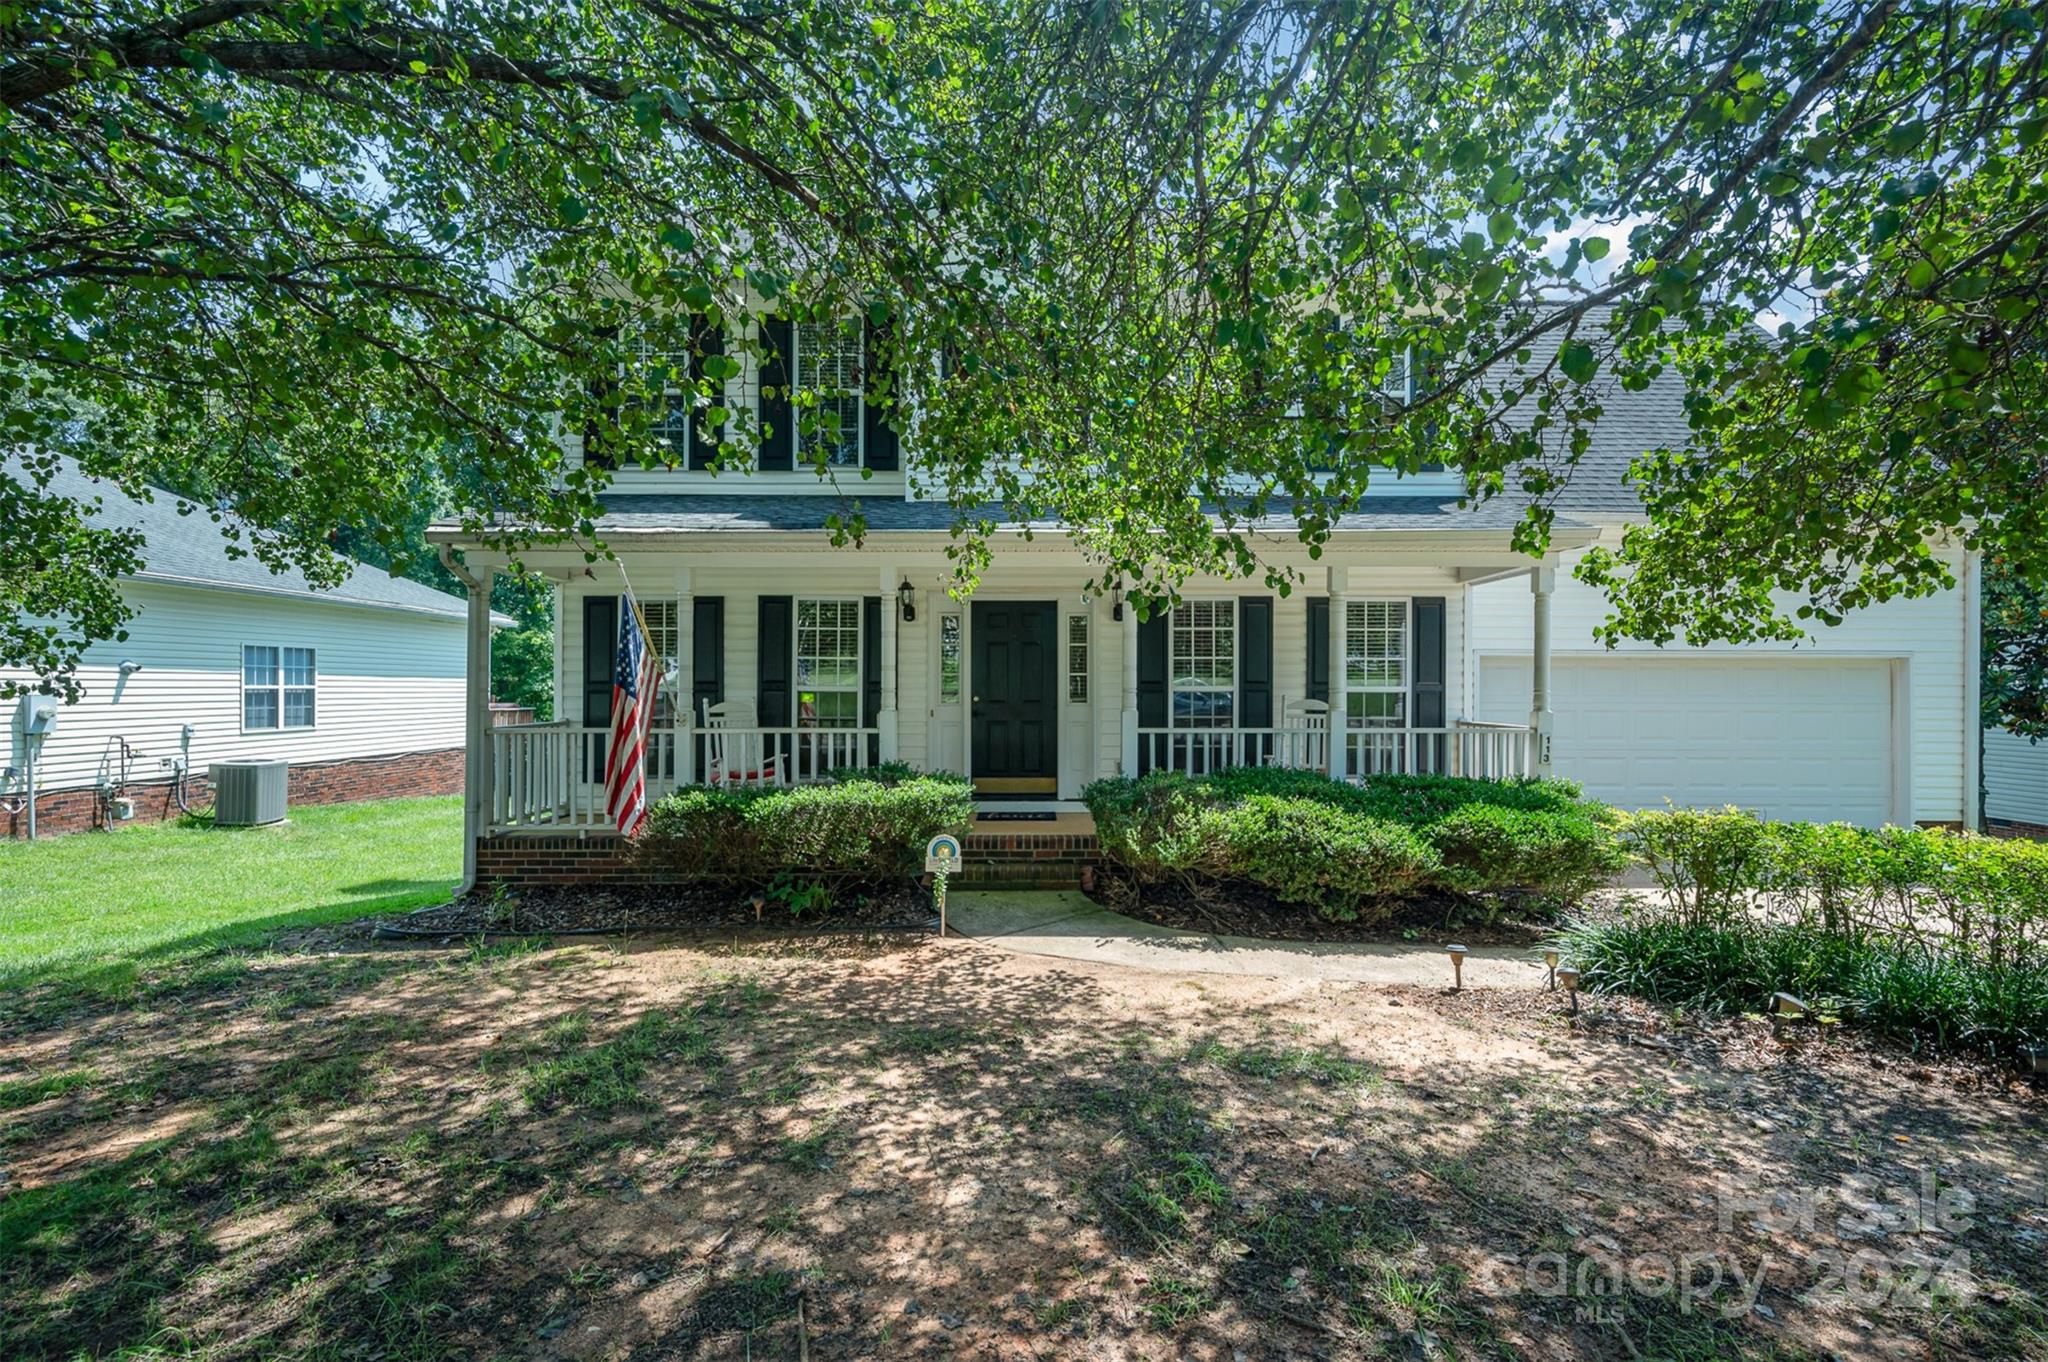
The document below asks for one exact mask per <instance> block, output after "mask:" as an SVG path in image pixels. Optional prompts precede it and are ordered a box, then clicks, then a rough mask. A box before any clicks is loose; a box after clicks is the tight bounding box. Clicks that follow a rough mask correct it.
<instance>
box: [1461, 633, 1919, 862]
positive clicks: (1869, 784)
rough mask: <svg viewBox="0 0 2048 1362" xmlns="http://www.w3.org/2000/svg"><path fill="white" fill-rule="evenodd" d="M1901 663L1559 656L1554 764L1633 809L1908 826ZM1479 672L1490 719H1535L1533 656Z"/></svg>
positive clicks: (1493, 660) (1493, 659)
mask: <svg viewBox="0 0 2048 1362" xmlns="http://www.w3.org/2000/svg"><path fill="white" fill-rule="evenodd" d="M1893 672H1894V664H1893V663H1892V662H1891V661H1889V660H1887V659H1884V658H1872V659H1860V658H1859V659H1846V658H1827V657H1813V656H1807V657H1784V656H1748V657H1716V656H1713V655H1706V654H1692V655H1688V656H1657V657H1639V656H1629V655H1625V654H1624V655H1618V656H1603V657H1570V656H1557V657H1554V658H1553V660H1552V663H1551V688H1552V694H1551V703H1550V707H1551V712H1552V714H1553V715H1554V727H1553V733H1554V735H1555V736H1554V743H1553V749H1552V750H1553V753H1554V761H1555V765H1556V770H1557V773H1558V774H1559V775H1562V776H1567V777H1570V778H1571V779H1573V780H1577V781H1579V782H1580V783H1581V784H1583V785H1584V786H1585V788H1586V793H1587V794H1589V795H1592V796H1593V797H1595V798H1597V799H1604V800H1606V801H1608V802H1609V803H1612V804H1617V805H1620V806H1622V807H1624V808H1659V807H1662V805H1663V803H1664V801H1665V800H1666V799H1669V800H1671V802H1673V803H1675V804H1680V805H1695V806H1709V805H1722V804H1737V805H1741V806H1742V807H1744V808H1751V809H1755V810H1757V811H1758V812H1760V813H1762V814H1764V815H1765V816H1767V817H1771V818H1803V819H1816V820H1825V819H1840V820H1843V821H1845V822H1850V823H1860V824H1864V825H1866V826H1875V825H1877V824H1881V823H1885V822H1892V821H1902V820H1901V816H1900V815H1899V814H1898V813H1897V812H1896V811H1895V810H1896V809H1897V807H1898V803H1899V801H1898V798H1897V796H1896V794H1895V789H1896V788H1898V787H1899V786H1900V785H1901V784H1902V782H1901V781H1900V779H1899V773H1898V771H1897V769H1896V765H1897V764H1896V761H1895V751H1896V748H1897V742H1896V740H1895V738H1894V728H1895V720H1894V703H1895V701H1894V683H1893ZM1478 681H1479V713H1480V717H1481V718H1484V719H1487V720H1490V721H1494V722H1499V723H1525V722H1527V719H1528V713H1529V659H1528V658H1527V657H1500V656H1482V657H1481V658H1480V660H1479V676H1478Z"/></svg>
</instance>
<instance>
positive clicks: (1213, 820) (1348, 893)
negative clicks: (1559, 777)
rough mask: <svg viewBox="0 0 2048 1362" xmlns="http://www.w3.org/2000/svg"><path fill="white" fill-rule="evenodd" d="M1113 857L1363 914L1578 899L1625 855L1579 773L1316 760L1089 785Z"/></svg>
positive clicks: (1158, 877)
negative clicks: (1434, 898) (1527, 775)
mask: <svg viewBox="0 0 2048 1362" xmlns="http://www.w3.org/2000/svg"><path fill="white" fill-rule="evenodd" d="M1082 798H1083V799H1084V800H1085V801H1087V804H1088V808H1089V811H1090V812H1091V813H1093V814H1094V816H1095V833H1096V838H1097V840H1098V841H1099V842H1100V844H1101V846H1102V851H1103V855H1104V856H1105V857H1106V858H1107V859H1108V860H1109V861H1110V862H1111V863H1112V864H1113V865H1116V866H1119V867H1121V868H1122V869H1124V870H1125V871H1127V872H1129V873H1130V874H1131V875H1132V876H1133V877H1135V878H1136V879H1137V880H1138V881H1139V883H1141V884H1156V883H1159V882H1160V881H1163V880H1168V879H1172V878H1174V877H1176V876H1179V877H1186V878H1199V879H1204V880H1212V881H1228V880H1242V881H1248V882H1250V883H1254V884H1260V885H1263V886H1265V887H1267V888H1269V889H1271V890H1272V891H1273V892H1274V893H1275V894H1276V895H1277V896H1278V897H1280V898H1281V899H1283V900H1285V901H1287V902H1291V903H1301V904H1306V905H1310V906H1313V907H1315V908H1316V909H1317V910H1318V911H1319V912H1322V913H1323V914H1324V915H1325V916H1327V917H1332V918H1338V919H1342V920H1352V919H1355V918H1356V917H1358V916H1360V915H1361V914H1363V913H1365V912H1366V911H1367V910H1368V908H1369V907H1370V906H1372V905H1384V904H1387V903H1390V902H1392V901H1394V900H1397V899H1400V898H1402V897H1406V896H1410V895H1413V894H1417V893H1422V892H1426V891H1428V890H1431V889H1448V890H1452V891H1455V892H1459V893H1465V894H1473V895H1492V894H1499V893H1502V892H1504V891H1508V890H1516V891H1525V892H1528V893H1531V894H1533V895H1535V896H1536V897H1537V899H1538V900H1540V901H1542V902H1544V903H1546V904H1558V903H1565V902H1570V901H1573V900H1575V899H1577V898H1579V897H1581V896H1583V895H1584V894H1585V893H1586V892H1588V891H1589V890H1590V889H1592V888H1594V887H1596V886H1597V885H1599V884H1601V883H1602V882H1604V881H1605V880H1606V879H1607V878H1608V877H1610V876H1612V875H1613V874H1614V873H1615V872H1616V871H1618V870H1620V869H1621V868H1622V866H1623V865H1624V864H1625V861H1624V857H1623V856H1622V853H1621V851H1620V849H1619V847H1618V844H1617V843H1616V841H1615V838H1614V835H1613V834H1612V832H1610V831H1609V830H1608V828H1607V826H1606V822H1605V820H1606V819H1608V818H1610V817H1611V816H1612V813H1613V811H1612V810H1610V809H1608V808H1606V807H1605V806H1604V805H1599V804H1594V803H1592V802H1590V801H1588V800H1586V799H1584V798H1582V797H1581V796H1580V794H1579V790H1578V787H1577V786H1576V785H1573V784H1571V783H1570V782H1568V781H1487V780H1466V779H1461V778H1458V777H1454V776H1375V777H1373V778H1372V779H1370V780H1367V781H1365V782H1364V783H1363V784H1358V785H1353V784H1349V783H1347V782H1344V781H1337V780H1331V779H1330V778H1329V777H1328V776H1325V775H1323V774H1321V773H1320V772H1316V771H1301V770H1293V769H1289V768H1286V767H1232V768H1228V769H1225V770H1221V771H1216V772H1213V773H1211V774H1209V775H1205V776H1199V777H1189V776H1186V775H1182V774H1180V773H1179V772H1173V771H1157V772H1154V773H1152V774H1151V775H1148V776H1145V777H1144V778H1143V779H1141V780H1129V779H1124V778H1117V779H1114V780H1101V781H1097V782H1095V783H1094V784H1092V785H1090V786H1089V787H1088V788H1087V789H1085V790H1083V791H1082Z"/></svg>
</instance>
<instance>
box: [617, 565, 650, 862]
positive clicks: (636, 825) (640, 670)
mask: <svg viewBox="0 0 2048 1362" xmlns="http://www.w3.org/2000/svg"><path fill="white" fill-rule="evenodd" d="M613 656H614V658H615V659H616V660H615V662H614V663H613V666H612V740H611V743H610V753H609V756H608V757H607V759H606V761H605V768H604V808H605V812H606V813H608V814H610V815H611V816H612V818H613V819H614V820H616V821H617V823H618V825H619V831H620V832H621V833H622V834H624V835H625V836H627V837H631V836H632V835H633V834H634V833H636V832H638V831H640V826H641V824H643V823H645V822H646V821H647V771H646V766H647V762H646V756H647V726H648V724H649V722H650V721H651V720H652V719H653V718H654V687H655V684H656V682H658V681H659V680H660V679H661V678H660V673H659V671H658V670H657V669H658V668H659V666H660V661H659V659H657V658H656V657H655V655H654V649H652V648H650V647H648V646H647V631H646V630H644V629H642V628H641V627H640V608H639V607H638V606H636V605H635V604H633V593H632V592H631V591H628V592H627V593H626V594H625V595H623V596H621V597H619V646H618V648H617V649H616V650H615V652H614V654H613Z"/></svg>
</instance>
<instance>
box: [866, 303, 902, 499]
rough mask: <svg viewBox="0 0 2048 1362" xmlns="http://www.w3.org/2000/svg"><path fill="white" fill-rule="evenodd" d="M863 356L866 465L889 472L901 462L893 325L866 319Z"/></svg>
mask: <svg viewBox="0 0 2048 1362" xmlns="http://www.w3.org/2000/svg"><path fill="white" fill-rule="evenodd" d="M862 352H863V353H864V354H865V356H866V358H867V373H866V374H865V375H864V377H865V379H866V388H867V393H866V400H865V401H863V402H862V403H861V422H862V424H863V425H864V426H865V427H866V431H865V439H866V443H867V466H868V467H869V468H874V469H880V470H881V471H883V472H893V471H895V469H896V468H898V467H899V466H900V464H901V452H900V450H901V441H899V440H898V439H897V436H896V423H897V422H899V421H901V420H902V419H903V392H902V385H901V383H900V382H899V381H898V378H897V371H896V325H895V323H894V322H884V323H883V324H882V325H880V326H876V325H875V324H874V323H872V322H869V323H867V325H866V331H865V334H864V336H863V339H862Z"/></svg>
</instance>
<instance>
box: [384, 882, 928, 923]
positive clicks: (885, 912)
mask: <svg viewBox="0 0 2048 1362" xmlns="http://www.w3.org/2000/svg"><path fill="white" fill-rule="evenodd" d="M937 913H938V910H937V909H936V908H934V907H933V906H932V896H931V891H930V890H928V889H926V888H925V887H924V886H923V885H921V884H919V883H918V882H917V881H915V880H912V879H904V880H901V881H898V882H896V883H893V884H886V885H879V886H876V885H871V886H867V887H865V888H860V889H849V890H843V891H841V892H840V893H839V894H838V896H837V901H836V902H835V903H834V904H833V906H832V908H831V909H830V910H829V911H827V912H824V913H822V914H806V915H803V916H802V917H798V916H797V915H795V914H793V913H791V911H790V909H789V908H788V907H787V906H786V905H785V904H783V903H781V902H778V901H777V900H775V899H774V898H768V899H766V900H765V901H764V902H763V903H762V905H761V906H760V908H759V909H758V910H757V909H756V908H755V906H754V903H753V897H752V892H751V891H749V890H746V889H743V888H740V887H738V886H734V885H730V884H713V883H703V882H698V883H692V884H666V885H606V886H598V885H534V886H530V887H528V888H525V889H521V890H519V891H517V892H515V893H508V894H504V895H492V894H471V895H469V896H467V897H464V898H458V899H452V900H450V901H449V902H447V903H442V904H436V905H434V906H433V907H430V908H421V909H418V910H416V911H414V912H411V913H407V914H405V915H404V916H402V917H396V918H389V919H385V920H384V921H383V922H382V923H380V924H379V925H380V927H383V928H386V929H392V932H393V934H399V935H406V936H451V937H453V936H476V935H479V934H483V933H497V934H520V935H524V934H533V935H563V934H576V935H582V934H597V933H608V932H622V933H623V932H654V931H689V930H692V929H697V928H704V927H753V926H757V925H760V926H769V927H796V926H801V927H804V928H806V929H809V930H833V929H841V930H852V931H873V930H876V929H899V928H922V927H925V926H928V925H930V924H931V923H932V922H933V921H934V920H935V919H936V917H937Z"/></svg>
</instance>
